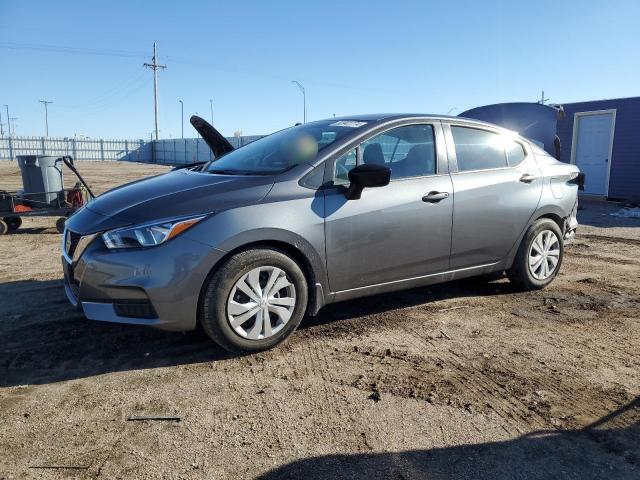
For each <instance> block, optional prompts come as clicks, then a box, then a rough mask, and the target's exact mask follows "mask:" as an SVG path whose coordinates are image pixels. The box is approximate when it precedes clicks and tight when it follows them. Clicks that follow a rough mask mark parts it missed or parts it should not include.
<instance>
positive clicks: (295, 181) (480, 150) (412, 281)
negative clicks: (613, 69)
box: [62, 115, 583, 352]
mask: <svg viewBox="0 0 640 480" xmlns="http://www.w3.org/2000/svg"><path fill="white" fill-rule="evenodd" d="M192 123H193V125H194V127H195V128H196V129H197V130H198V131H199V133H200V134H201V135H202V136H203V138H204V139H205V141H206V142H207V144H208V145H209V147H210V148H211V149H212V151H213V154H214V155H215V158H216V159H215V160H214V161H211V162H204V163H198V164H193V165H189V166H186V167H183V168H177V169H174V170H173V171H171V172H169V173H166V174H163V175H158V176H155V177H151V178H147V179H144V180H140V181H137V182H133V183H130V184H128V185H125V186H122V187H119V188H116V189H114V190H111V191H109V192H107V193H105V194H103V195H101V196H99V197H98V198H96V199H95V200H94V201H92V202H90V203H89V204H88V205H87V206H86V207H84V208H83V209H82V210H80V211H78V212H77V213H76V214H75V215H73V216H72V217H71V218H69V219H68V220H67V223H66V229H65V233H64V235H63V254H62V257H63V259H62V264H63V267H64V274H65V290H66V293H67V296H68V298H69V300H70V301H71V303H73V304H74V305H76V306H78V307H79V308H81V309H82V310H83V312H84V314H85V315H86V317H87V318H89V319H92V320H103V321H109V322H121V323H133V324H142V325H151V326H155V327H159V328H163V329H167V330H189V329H194V328H196V326H197V325H198V324H200V325H201V326H202V327H203V328H204V330H205V331H206V332H207V334H208V335H209V336H210V337H211V338H212V339H213V340H215V341H216V342H217V343H218V344H220V345H221V346H222V347H224V348H226V349H228V350H231V351H236V352H242V351H257V350H263V349H266V348H270V347H273V346H274V345H276V344H277V343H279V342H281V341H283V340H284V339H285V338H287V337H288V336H289V335H290V334H291V333H292V332H293V331H294V330H295V329H296V327H297V326H298V324H299V323H300V321H301V320H302V318H303V316H304V315H305V314H306V315H315V314H316V313H317V312H318V310H319V309H320V308H322V306H324V305H326V304H329V303H333V302H338V301H342V300H347V299H352V298H356V297H363V296H366V295H373V294H377V293H382V292H389V291H393V290H400V289H406V288H412V287H418V286H422V285H428V284H433V283H438V282H445V281H449V280H454V279H459V278H463V277H470V276H474V275H483V274H489V273H495V272H498V273H499V272H505V271H506V274H507V276H508V277H509V279H510V280H511V281H512V282H514V283H515V284H516V285H518V287H520V288H522V289H537V288H542V287H544V286H546V285H548V284H549V283H550V282H551V281H552V280H553V279H554V277H555V276H556V275H557V274H558V271H559V270H560V266H561V264H562V258H563V247H564V244H565V243H566V242H567V241H570V240H571V239H572V238H573V236H574V235H575V229H576V227H577V221H576V210H577V193H578V184H579V183H580V182H581V181H582V178H583V177H582V175H581V174H579V170H578V168H577V167H576V166H575V165H568V164H564V163H560V162H558V161H556V160H555V159H554V158H553V157H551V156H550V155H549V154H548V153H547V152H545V151H544V150H543V149H542V148H540V147H538V146H537V145H536V144H535V143H533V142H531V141H529V140H527V139H525V138H522V137H520V136H518V135H517V134H515V133H514V132H511V131H509V130H505V129H502V128H499V127H497V126H495V125H491V124H488V123H483V122H479V121H475V120H469V119H464V118H459V117H444V116H431V115H363V116H354V117H348V118H342V119H335V118H334V119H330V120H323V121H317V122H311V123H307V124H304V125H298V126H295V127H292V128H288V129H286V130H282V131H280V132H277V133H274V134H272V135H269V136H267V137H264V138H262V139H260V140H257V141H255V142H253V143H250V144H248V145H246V146H244V147H242V148H239V149H236V150H234V149H233V147H232V146H231V145H230V144H229V143H228V142H227V141H226V140H225V139H224V137H222V135H220V134H219V133H218V132H217V131H216V130H215V129H213V127H211V126H210V125H209V124H208V123H206V122H205V121H204V120H202V119H201V118H199V117H192Z"/></svg>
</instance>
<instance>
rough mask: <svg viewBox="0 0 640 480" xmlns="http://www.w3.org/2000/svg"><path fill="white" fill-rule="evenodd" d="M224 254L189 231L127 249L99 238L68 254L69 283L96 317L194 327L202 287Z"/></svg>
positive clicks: (70, 292)
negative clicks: (74, 256)
mask: <svg viewBox="0 0 640 480" xmlns="http://www.w3.org/2000/svg"><path fill="white" fill-rule="evenodd" d="M223 255H224V252H222V251H221V250H217V249H212V248H211V247H209V246H207V245H204V244H201V243H199V242H196V241H193V240H190V239H188V238H186V237H177V238H175V239H173V240H171V241H169V242H167V243H166V244H164V245H161V246H158V247H151V248H145V249H142V248H140V249H132V250H127V251H125V250H123V251H109V250H108V249H106V247H105V246H104V245H103V244H102V242H101V241H100V240H94V241H93V242H92V243H91V244H90V245H89V246H88V247H87V248H86V250H85V251H84V253H83V254H82V255H81V257H80V258H79V259H77V260H75V261H70V259H69V258H68V257H67V256H65V255H63V256H62V268H63V271H64V289H65V293H66V296H67V298H68V300H69V302H70V303H71V304H72V305H74V306H75V307H77V308H79V309H81V310H82V311H83V312H84V314H85V316H86V317H87V318H88V319H90V320H98V321H105V322H115V323H128V324H134V325H148V326H153V327H157V328H161V329H164V330H192V329H194V328H195V326H196V318H197V311H198V300H199V296H200V291H201V288H202V286H203V284H204V282H205V280H206V278H207V275H208V274H209V272H210V271H211V269H212V268H213V267H214V265H215V264H216V263H217V261H218V260H219V259H220V258H222V256H223Z"/></svg>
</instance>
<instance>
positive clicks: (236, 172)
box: [207, 168, 251, 175]
mask: <svg viewBox="0 0 640 480" xmlns="http://www.w3.org/2000/svg"><path fill="white" fill-rule="evenodd" d="M207 173H214V174H216V175H251V172H248V171H247V170H233V169H230V168H224V169H223V168H213V169H211V170H207Z"/></svg>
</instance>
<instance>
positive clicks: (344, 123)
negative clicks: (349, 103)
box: [329, 120, 367, 128]
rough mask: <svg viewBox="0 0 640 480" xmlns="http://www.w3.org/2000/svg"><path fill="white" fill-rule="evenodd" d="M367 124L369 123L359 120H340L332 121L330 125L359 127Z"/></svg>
mask: <svg viewBox="0 0 640 480" xmlns="http://www.w3.org/2000/svg"><path fill="white" fill-rule="evenodd" d="M366 124H367V122H358V121H356V120H340V121H338V122H333V123H331V124H330V125H329V126H330V127H351V128H358V127H361V126H363V125H366Z"/></svg>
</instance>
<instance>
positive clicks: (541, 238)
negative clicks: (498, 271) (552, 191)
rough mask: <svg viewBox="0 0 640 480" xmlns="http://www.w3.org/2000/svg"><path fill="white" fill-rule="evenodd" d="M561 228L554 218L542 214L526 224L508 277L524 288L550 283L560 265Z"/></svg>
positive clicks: (561, 256)
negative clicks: (541, 216) (530, 223)
mask: <svg viewBox="0 0 640 480" xmlns="http://www.w3.org/2000/svg"><path fill="white" fill-rule="evenodd" d="M563 255H564V246H563V244H562V232H561V231H560V227H558V224H557V223H556V222H554V221H553V220H550V219H548V218H541V219H539V220H537V221H536V222H535V223H534V224H533V225H531V226H530V227H529V230H527V233H526V234H525V236H524V238H523V239H522V243H521V244H520V247H519V248H518V253H517V254H516V258H515V259H514V261H513V266H512V267H511V269H509V270H508V271H507V275H508V277H509V280H511V282H512V283H514V284H516V285H517V286H518V287H520V288H523V289H525V290H535V289H539V288H544V287H546V286H547V285H549V284H550V283H551V282H552V281H553V279H554V278H555V277H556V275H557V274H558V271H559V270H560V266H561V265H562V258H563Z"/></svg>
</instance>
